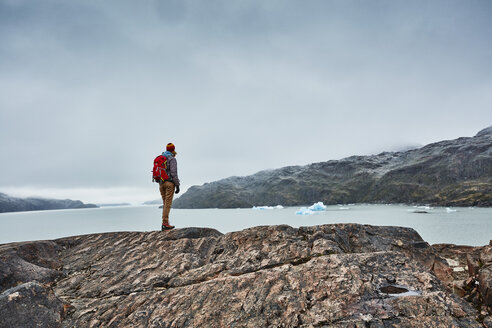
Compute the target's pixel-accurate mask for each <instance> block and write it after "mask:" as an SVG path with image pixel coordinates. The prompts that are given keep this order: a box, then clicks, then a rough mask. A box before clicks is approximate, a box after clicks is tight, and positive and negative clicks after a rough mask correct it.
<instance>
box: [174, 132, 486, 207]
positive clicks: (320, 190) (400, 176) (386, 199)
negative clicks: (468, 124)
mask: <svg viewBox="0 0 492 328" xmlns="http://www.w3.org/2000/svg"><path fill="white" fill-rule="evenodd" d="M318 201H322V202H323V203H324V204H350V203H405V204H432V205H435V206H492V127H489V128H486V129H484V130H482V131H480V132H479V133H477V135H475V136H474V137H470V138H468V137H467V138H458V139H455V140H447V141H441V142H437V143H433V144H429V145H427V146H425V147H422V148H418V149H413V150H408V151H404V152H384V153H381V154H378V155H373V156H352V157H348V158H345V159H342V160H332V161H327V162H321V163H315V164H311V165H306V166H289V167H284V168H280V169H276V170H266V171H261V172H258V173H256V174H253V175H250V176H246V177H230V178H227V179H223V180H219V181H215V182H211V183H206V184H204V185H201V186H193V187H191V188H189V189H188V191H187V192H186V193H184V194H183V195H182V196H181V197H179V198H178V199H176V200H175V201H174V203H173V206H174V207H176V208H239V207H242V208H248V207H249V208H250V207H253V206H265V205H266V206H275V205H279V204H280V205H284V206H298V205H306V204H313V203H315V202H318Z"/></svg>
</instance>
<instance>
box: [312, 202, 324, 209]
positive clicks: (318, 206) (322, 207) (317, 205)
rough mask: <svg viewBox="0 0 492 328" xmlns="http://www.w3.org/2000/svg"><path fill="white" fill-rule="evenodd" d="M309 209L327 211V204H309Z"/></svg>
mask: <svg viewBox="0 0 492 328" xmlns="http://www.w3.org/2000/svg"><path fill="white" fill-rule="evenodd" d="M309 209H310V210H311V211H325V210H326V206H325V204H323V202H317V203H316V204H313V205H311V206H309Z"/></svg>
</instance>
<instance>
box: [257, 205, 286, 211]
mask: <svg viewBox="0 0 492 328" xmlns="http://www.w3.org/2000/svg"><path fill="white" fill-rule="evenodd" d="M282 208H284V207H283V206H282V205H277V206H253V209H254V210H260V211H263V210H280V209H282Z"/></svg>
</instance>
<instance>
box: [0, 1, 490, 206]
mask: <svg viewBox="0 0 492 328" xmlns="http://www.w3.org/2000/svg"><path fill="white" fill-rule="evenodd" d="M490 17H492V1H489V0H483V1H473V0H467V1H462V0H458V1H452V0H443V1H427V0H425V1H395V0H387V1H363V0H360V1H349V0H339V1H329V0H322V1H274V0H269V1H260V0H258V1H239V0H237V1H230V0H224V1H215V0H207V1H182V0H173V1H151V0H149V1H122V0H114V1H109V0H107V1H98V0H71V1H65V0H59V1H56V0H40V1H36V0H30V1H23V0H10V1H8V0H0V153H1V161H0V172H2V173H1V175H0V192H2V191H3V192H7V193H9V194H15V195H21V196H28V195H38V196H46V197H57V198H73V199H81V200H82V201H85V202H97V203H101V202H112V201H129V202H139V201H144V200H151V199H157V198H159V197H160V196H159V194H158V191H157V187H156V185H155V184H153V183H152V182H151V172H150V171H151V169H152V162H153V159H154V157H155V156H156V155H158V154H159V153H160V152H161V151H163V149H164V147H165V145H166V144H167V143H168V142H173V143H174V144H175V145H176V151H177V152H178V156H177V160H178V167H179V175H180V178H181V181H182V186H183V188H182V189H186V188H187V187H189V186H191V185H195V184H202V183H204V182H210V181H214V180H217V179H221V178H225V177H228V176H231V175H248V174H252V173H255V172H257V171H259V170H263V169H270V168H279V167H282V166H286V165H297V164H308V163H312V162H320V161H326V160H331V159H340V158H343V157H347V156H350V155H367V154H375V153H379V152H381V151H384V150H397V149H398V148H399V147H404V146H407V145H424V144H428V143H431V142H436V141H440V140H444V139H455V138H458V137H461V136H473V135H474V134H476V133H477V132H478V131H479V130H481V129H482V128H485V127H487V126H489V125H491V124H492V65H491V61H492V20H491V19H490Z"/></svg>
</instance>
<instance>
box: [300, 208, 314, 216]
mask: <svg viewBox="0 0 492 328" xmlns="http://www.w3.org/2000/svg"><path fill="white" fill-rule="evenodd" d="M314 213H316V212H314V211H311V210H310V209H309V208H307V207H301V208H300V209H299V210H297V211H296V215H311V214H314Z"/></svg>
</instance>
